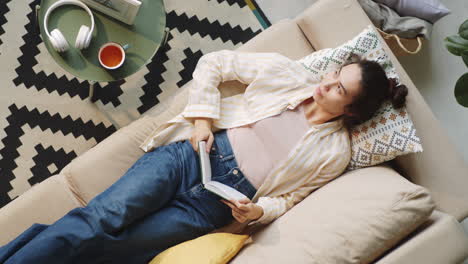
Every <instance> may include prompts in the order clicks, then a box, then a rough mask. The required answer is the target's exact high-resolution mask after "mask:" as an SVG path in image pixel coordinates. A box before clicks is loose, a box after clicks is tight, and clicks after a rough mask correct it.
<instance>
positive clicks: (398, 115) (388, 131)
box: [297, 25, 423, 171]
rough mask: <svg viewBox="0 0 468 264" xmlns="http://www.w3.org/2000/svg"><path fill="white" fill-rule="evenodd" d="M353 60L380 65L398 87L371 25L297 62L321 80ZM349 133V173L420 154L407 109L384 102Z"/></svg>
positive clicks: (390, 64) (417, 139)
mask: <svg viewBox="0 0 468 264" xmlns="http://www.w3.org/2000/svg"><path fill="white" fill-rule="evenodd" d="M353 56H359V57H360V58H365V59H367V60H372V61H376V62H378V63H380V65H382V67H383V68H384V70H385V72H386V73H387V77H389V78H395V79H396V80H397V83H399V78H398V75H397V73H396V70H395V68H394V67H393V64H392V62H391V60H390V58H389V57H388V55H387V54H386V53H385V51H384V49H383V47H382V43H381V42H380V40H379V38H378V33H377V32H376V30H375V29H374V27H373V26H372V25H369V26H368V27H367V28H366V29H364V31H362V32H361V33H360V34H358V35H357V36H356V37H354V38H353V39H351V40H349V41H348V42H346V43H344V44H343V45H341V46H339V47H336V48H333V49H331V48H327V49H322V50H319V51H316V52H314V53H312V54H310V55H308V56H306V57H304V58H302V59H300V60H298V61H297V62H299V63H300V64H302V65H303V66H304V67H305V68H306V69H308V70H309V71H311V72H313V73H316V74H319V76H320V77H323V75H325V74H326V73H327V72H330V71H333V70H336V69H338V68H339V67H340V66H342V65H343V64H345V63H346V62H348V61H349V60H352V58H353ZM350 133H351V147H352V155H351V162H350V163H349V165H348V167H347V170H348V171H349V170H354V169H358V168H363V167H368V166H373V165H376V164H379V163H382V162H385V161H389V160H392V159H394V158H395V157H397V156H399V155H404V154H408V153H413V152H422V151H423V148H422V145H421V141H420V139H419V137H418V136H416V129H415V127H414V125H413V122H412V121H411V118H410V116H409V114H408V112H407V110H406V108H405V107H402V108H400V109H394V108H393V106H392V104H391V102H390V101H388V102H385V103H384V104H383V105H382V107H381V108H380V109H379V110H378V111H377V113H376V114H375V115H374V117H373V118H372V119H370V120H368V121H367V122H364V123H363V124H361V125H358V126H355V127H354V128H353V129H352V130H351V131H350Z"/></svg>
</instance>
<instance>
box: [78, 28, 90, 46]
mask: <svg viewBox="0 0 468 264" xmlns="http://www.w3.org/2000/svg"><path fill="white" fill-rule="evenodd" d="M88 33H89V27H87V26H85V25H82V26H81V27H80V30H79V31H78V35H76V41H75V47H76V48H77V49H80V50H81V49H85V48H87V47H88V45H86V44H87V43H86V42H87V38H88ZM88 44H89V43H88Z"/></svg>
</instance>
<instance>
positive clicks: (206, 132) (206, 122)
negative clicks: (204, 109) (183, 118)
mask: <svg viewBox="0 0 468 264" xmlns="http://www.w3.org/2000/svg"><path fill="white" fill-rule="evenodd" d="M198 141H206V150H205V151H206V152H207V153H210V149H211V145H213V141H214V135H213V131H211V119H197V120H195V128H194V130H193V133H192V136H191V137H190V144H192V147H193V149H194V150H195V151H196V152H198Z"/></svg>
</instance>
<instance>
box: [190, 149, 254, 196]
mask: <svg viewBox="0 0 468 264" xmlns="http://www.w3.org/2000/svg"><path fill="white" fill-rule="evenodd" d="M198 158H199V160H200V174H201V177H202V183H203V186H204V187H205V189H207V190H208V191H210V192H212V193H214V194H217V195H218V196H220V197H222V198H224V199H226V200H232V199H233V200H240V199H242V198H248V197H247V196H245V195H244V194H243V193H241V192H239V191H238V190H236V189H234V188H232V187H231V186H228V185H226V184H223V183H220V182H217V181H212V180H211V163H210V156H209V154H208V153H207V152H206V142H205V141H199V142H198Z"/></svg>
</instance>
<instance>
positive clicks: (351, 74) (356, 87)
mask: <svg viewBox="0 0 468 264" xmlns="http://www.w3.org/2000/svg"><path fill="white" fill-rule="evenodd" d="M360 82H361V68H360V67H359V65H358V64H356V63H353V64H348V65H346V66H344V67H341V68H339V69H338V70H336V71H332V72H329V73H327V74H326V75H325V76H324V77H323V79H322V81H321V82H320V85H319V86H317V88H316V90H315V93H314V101H315V102H316V103H317V104H318V105H320V106H321V107H322V108H323V109H324V110H325V111H327V112H329V113H330V114H333V115H342V114H344V113H345V109H344V108H345V106H346V105H348V104H350V103H352V101H353V98H354V97H355V96H357V95H358V94H359V93H360V92H361V85H360Z"/></svg>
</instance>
